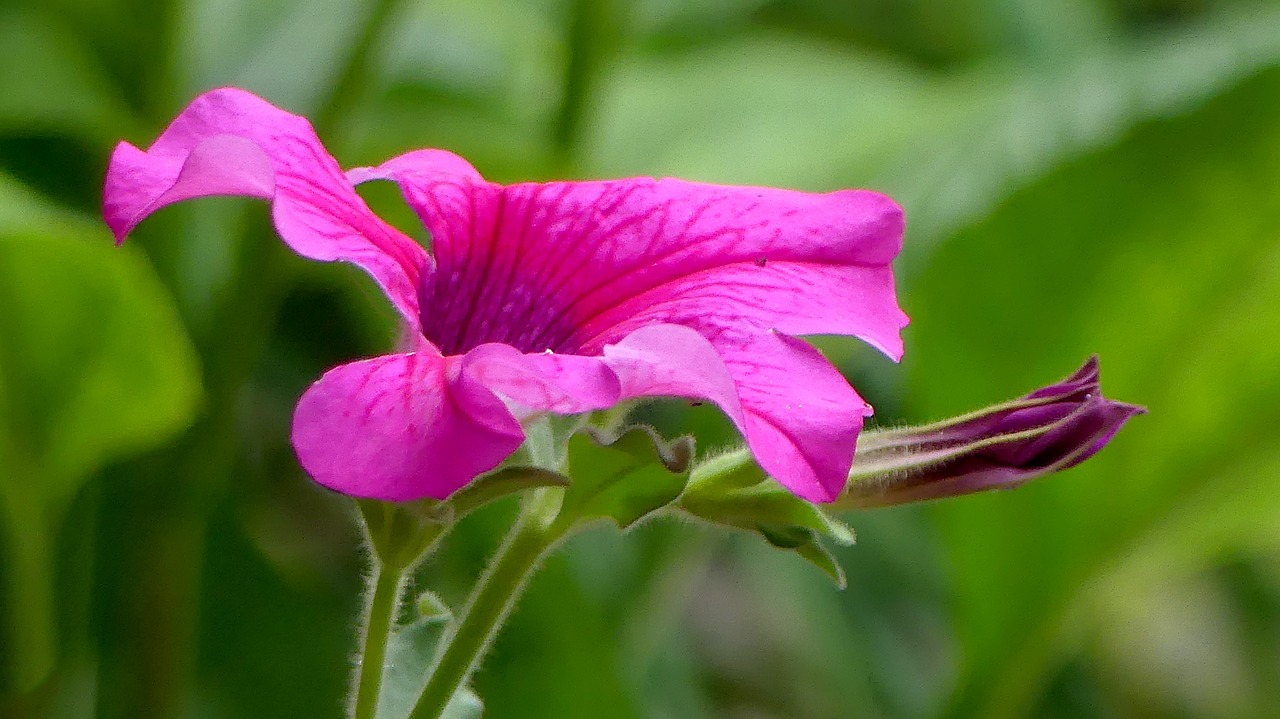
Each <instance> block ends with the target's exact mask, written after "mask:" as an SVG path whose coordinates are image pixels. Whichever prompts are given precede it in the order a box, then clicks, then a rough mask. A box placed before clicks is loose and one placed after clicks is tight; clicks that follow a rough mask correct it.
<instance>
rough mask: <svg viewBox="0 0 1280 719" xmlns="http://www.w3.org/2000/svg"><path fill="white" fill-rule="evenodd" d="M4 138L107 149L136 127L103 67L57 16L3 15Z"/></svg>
mask: <svg viewBox="0 0 1280 719" xmlns="http://www.w3.org/2000/svg"><path fill="white" fill-rule="evenodd" d="M0 67H7V68H22V71H21V72H6V73H4V74H3V75H0V134H4V133H6V132H13V131H15V130H16V131H19V132H39V133H42V134H47V133H55V132H65V133H69V134H74V135H77V136H79V137H80V138H82V139H87V140H90V141H92V142H94V143H95V144H106V143H108V142H109V141H111V140H112V139H114V138H116V137H119V136H120V134H122V133H128V132H129V131H130V130H131V129H132V128H134V127H135V126H136V122H135V120H134V118H133V116H132V115H131V114H130V112H129V111H128V108H127V107H126V106H125V105H124V103H123V102H121V100H120V99H119V98H118V97H117V96H116V95H115V92H114V88H112V86H111V82H110V80H109V79H108V78H107V77H106V76H105V75H104V73H103V72H102V69H101V63H100V62H99V61H98V60H97V59H96V58H94V57H93V56H92V54H90V52H89V51H88V49H87V48H85V47H83V46H82V38H80V37H78V36H77V35H76V34H75V33H74V32H72V31H71V29H70V28H69V27H68V26H66V25H64V24H63V23H62V22H61V21H59V20H58V19H57V17H56V15H55V14H52V13H50V14H46V13H44V12H41V11H37V10H31V9H19V8H16V7H9V8H5V9H3V10H0Z"/></svg>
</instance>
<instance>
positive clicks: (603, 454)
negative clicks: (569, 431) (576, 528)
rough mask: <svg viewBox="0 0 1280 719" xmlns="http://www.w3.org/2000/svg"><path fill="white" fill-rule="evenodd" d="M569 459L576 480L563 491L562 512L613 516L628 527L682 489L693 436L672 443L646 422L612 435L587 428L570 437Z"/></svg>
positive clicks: (570, 515)
mask: <svg viewBox="0 0 1280 719" xmlns="http://www.w3.org/2000/svg"><path fill="white" fill-rule="evenodd" d="M566 460H567V464H568V475H569V476H570V477H572V478H573V484H572V485H571V486H570V487H569V488H568V489H567V490H566V491H565V495H564V501H563V503H562V505H561V512H560V516H561V517H562V518H565V519H568V520H570V521H580V520H585V519H592V518H601V519H612V520H613V521H614V522H617V524H618V526H619V527H621V528H623V529H626V528H627V527H630V526H631V525H633V524H635V523H636V522H638V521H640V520H641V519H643V518H645V517H647V516H649V515H651V514H652V513H654V512H656V511H658V510H660V509H662V508H663V507H666V506H668V505H670V504H671V503H672V502H674V501H675V500H676V499H677V498H678V497H679V496H680V493H681V492H683V491H684V488H685V484H686V483H687V482H688V478H689V467H690V464H691V462H692V460H693V438H692V437H688V436H685V437H679V438H677V439H674V440H671V441H669V442H668V441H666V440H664V439H663V438H662V437H661V436H659V435H658V434H657V433H656V432H654V431H653V430H652V429H650V428H649V427H642V426H633V427H629V428H626V429H624V430H622V431H621V433H620V434H617V435H616V436H613V437H610V436H608V435H606V434H605V433H603V432H601V431H599V430H595V429H592V428H586V429H583V430H582V431H580V432H578V433H577V434H575V435H573V436H572V437H570V438H569V444H568V450H567V454H566Z"/></svg>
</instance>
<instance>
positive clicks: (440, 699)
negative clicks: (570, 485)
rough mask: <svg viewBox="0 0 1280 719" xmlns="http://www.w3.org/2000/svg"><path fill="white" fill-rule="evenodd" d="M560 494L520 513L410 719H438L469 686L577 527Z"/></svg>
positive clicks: (538, 494)
mask: <svg viewBox="0 0 1280 719" xmlns="http://www.w3.org/2000/svg"><path fill="white" fill-rule="evenodd" d="M558 495H559V492H557V491H556V490H538V491H535V492H533V493H532V494H531V496H530V497H529V498H528V499H527V500H526V502H525V504H524V506H523V507H522V509H521V513H520V516H519V518H518V519H517V520H516V523H515V525H514V526H513V527H512V528H511V531H510V532H509V533H508V534H507V536H506V538H505V539H504V540H503V542H502V544H501V546H500V547H499V548H498V551H497V553H496V554H495V555H494V557H493V559H492V560H491V561H490V562H489V566H488V567H486V568H485V571H484V573H483V574H482V575H481V576H480V579H479V580H478V581H477V582H476V585H475V587H474V588H473V589H472V591H471V596H470V597H468V599H467V603H466V606H465V607H464V608H463V610H462V614H461V615H460V616H459V617H458V620H457V622H455V623H454V624H453V625H452V626H451V627H450V629H449V631H448V632H447V633H446V634H445V636H444V638H443V640H442V641H441V643H440V649H439V650H438V651H437V653H436V659H435V661H434V663H433V665H432V667H431V670H430V674H429V678H428V679H427V684H426V687H424V688H423V690H422V694H421V695H420V696H419V697H418V701H417V703H416V704H414V707H413V711H411V712H410V714H409V719H437V717H440V716H442V715H443V713H444V710H445V708H446V707H447V706H448V705H449V701H450V700H451V699H452V698H453V696H454V695H455V694H456V693H457V692H458V690H459V689H461V688H462V687H463V686H465V685H466V683H467V681H468V680H470V678H471V675H472V673H473V672H474V671H475V669H476V667H477V666H478V665H479V663H480V660H481V659H483V658H484V655H485V654H486V653H487V652H488V649H489V646H490V645H491V644H492V643H493V640H494V638H495V637H496V636H497V634H498V631H499V630H500V629H501V628H502V625H503V624H504V623H505V622H506V620H507V617H508V616H510V614H511V610H512V608H513V607H515V603H516V600H517V599H519V597H520V595H521V594H522V593H523V592H524V588H525V586H526V585H527V584H528V582H529V579H530V577H532V576H533V573H534V571H535V570H536V569H537V567H538V564H539V563H540V562H541V561H542V558H543V557H544V556H545V555H546V554H547V552H548V551H550V549H551V548H552V547H554V546H555V545H556V544H557V543H558V542H559V541H560V539H562V538H563V537H564V536H565V535H566V534H567V533H568V530H569V529H570V528H571V526H572V522H570V521H565V520H564V518H563V517H561V518H559V519H557V518H556V517H555V513H556V511H557V510H558V509H559V496H558Z"/></svg>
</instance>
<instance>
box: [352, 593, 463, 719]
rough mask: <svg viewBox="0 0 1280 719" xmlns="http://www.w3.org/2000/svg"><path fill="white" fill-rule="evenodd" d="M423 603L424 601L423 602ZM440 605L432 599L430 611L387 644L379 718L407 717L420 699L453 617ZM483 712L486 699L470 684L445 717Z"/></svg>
mask: <svg viewBox="0 0 1280 719" xmlns="http://www.w3.org/2000/svg"><path fill="white" fill-rule="evenodd" d="M431 596H434V595H431ZM422 603H423V602H422V601H421V600H420V601H419V604H422ZM439 607H440V605H439V603H438V600H435V601H428V602H427V604H426V608H427V609H428V611H427V612H423V615H422V616H420V617H419V618H418V619H417V620H415V621H413V622H410V623H408V624H401V625H400V626H398V627H396V628H395V630H394V631H393V632H392V634H391V638H390V640H389V641H388V644H387V668H386V672H385V673H384V674H383V676H382V693H381V694H380V695H379V696H378V711H377V716H378V719H400V718H401V717H407V716H409V712H410V711H412V710H413V705H414V703H415V702H417V701H418V695H420V694H421V693H422V688H423V687H424V686H426V683H427V669H428V668H430V667H431V662H432V660H433V659H434V658H435V653H436V646H437V645H438V644H439V643H440V637H441V636H442V635H443V634H444V630H445V628H446V626H447V625H448V622H449V620H450V616H449V614H447V613H445V612H441V611H440V610H439ZM483 714H484V702H482V701H480V697H479V696H477V695H476V693H475V692H474V691H472V690H471V689H470V688H469V687H464V688H462V689H460V690H458V693H457V694H455V695H454V696H453V699H451V700H449V705H448V706H447V707H445V710H444V715H443V717H442V719H479V718H480V717H481V716H483Z"/></svg>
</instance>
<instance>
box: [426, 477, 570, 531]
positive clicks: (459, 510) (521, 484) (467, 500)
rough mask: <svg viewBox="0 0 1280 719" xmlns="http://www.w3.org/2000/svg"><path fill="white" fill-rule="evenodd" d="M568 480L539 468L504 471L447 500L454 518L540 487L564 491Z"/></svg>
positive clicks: (481, 480) (472, 484)
mask: <svg viewBox="0 0 1280 719" xmlns="http://www.w3.org/2000/svg"><path fill="white" fill-rule="evenodd" d="M569 484H570V482H569V478H568V477H566V476H564V475H563V474H560V473H559V472H552V471H551V470H548V469H541V468H538V467H506V468H504V469H500V470H498V471H496V472H492V473H490V474H486V475H484V476H483V477H480V478H478V479H476V480H475V481H474V482H472V483H471V484H468V485H467V486H466V487H463V488H462V489H461V490H459V491H458V492H457V493H456V494H454V495H453V496H452V497H450V498H449V504H450V505H451V506H452V507H453V508H454V511H455V518H457V519H461V518H462V517H464V516H466V515H467V514H469V513H471V512H472V511H474V510H476V509H478V508H480V507H482V506H484V505H486V504H488V503H490V502H494V501H496V500H499V499H502V498H503V497H508V496H510V495H512V494H518V493H520V492H523V491H525V490H529V489H537V488H539V487H567V486H569Z"/></svg>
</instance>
